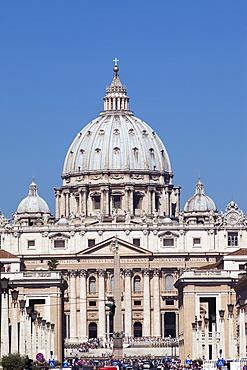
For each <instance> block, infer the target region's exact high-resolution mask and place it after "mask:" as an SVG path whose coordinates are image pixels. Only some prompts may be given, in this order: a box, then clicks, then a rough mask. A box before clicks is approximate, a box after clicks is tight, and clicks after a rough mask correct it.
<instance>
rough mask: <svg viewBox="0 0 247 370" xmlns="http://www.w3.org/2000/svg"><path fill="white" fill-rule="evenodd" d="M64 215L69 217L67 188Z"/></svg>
mask: <svg viewBox="0 0 247 370" xmlns="http://www.w3.org/2000/svg"><path fill="white" fill-rule="evenodd" d="M64 194H65V217H69V213H70V207H69V195H70V193H69V191H68V190H67V191H66V192H65V193H64Z"/></svg>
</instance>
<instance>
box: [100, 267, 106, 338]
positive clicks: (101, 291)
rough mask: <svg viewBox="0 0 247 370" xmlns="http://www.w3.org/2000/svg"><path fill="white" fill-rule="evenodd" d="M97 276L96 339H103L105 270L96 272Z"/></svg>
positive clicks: (104, 326)
mask: <svg viewBox="0 0 247 370" xmlns="http://www.w3.org/2000/svg"><path fill="white" fill-rule="evenodd" d="M98 276H99V304H98V307H99V320H98V338H103V339H105V332H106V317H105V270H98Z"/></svg>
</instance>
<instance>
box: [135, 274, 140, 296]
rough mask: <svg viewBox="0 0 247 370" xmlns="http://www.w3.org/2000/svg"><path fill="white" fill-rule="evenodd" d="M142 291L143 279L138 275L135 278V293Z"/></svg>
mask: <svg viewBox="0 0 247 370" xmlns="http://www.w3.org/2000/svg"><path fill="white" fill-rule="evenodd" d="M140 291H141V278H140V276H139V275H136V276H135V277H134V292H140Z"/></svg>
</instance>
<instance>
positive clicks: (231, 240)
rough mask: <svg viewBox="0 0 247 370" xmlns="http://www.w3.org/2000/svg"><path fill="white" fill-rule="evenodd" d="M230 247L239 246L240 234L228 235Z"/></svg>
mask: <svg viewBox="0 0 247 370" xmlns="http://www.w3.org/2000/svg"><path fill="white" fill-rule="evenodd" d="M228 246H229V247H237V246H238V233H233V232H232V233H228Z"/></svg>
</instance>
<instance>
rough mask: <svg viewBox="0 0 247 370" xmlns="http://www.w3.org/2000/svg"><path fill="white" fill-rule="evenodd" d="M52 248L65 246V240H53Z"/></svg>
mask: <svg viewBox="0 0 247 370" xmlns="http://www.w3.org/2000/svg"><path fill="white" fill-rule="evenodd" d="M54 248H65V240H54Z"/></svg>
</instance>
